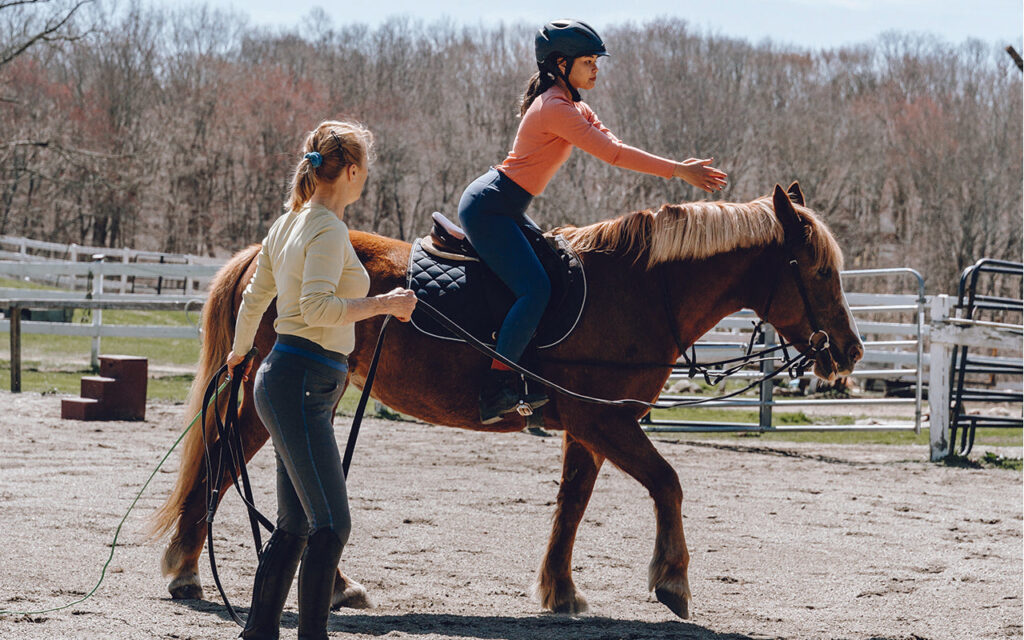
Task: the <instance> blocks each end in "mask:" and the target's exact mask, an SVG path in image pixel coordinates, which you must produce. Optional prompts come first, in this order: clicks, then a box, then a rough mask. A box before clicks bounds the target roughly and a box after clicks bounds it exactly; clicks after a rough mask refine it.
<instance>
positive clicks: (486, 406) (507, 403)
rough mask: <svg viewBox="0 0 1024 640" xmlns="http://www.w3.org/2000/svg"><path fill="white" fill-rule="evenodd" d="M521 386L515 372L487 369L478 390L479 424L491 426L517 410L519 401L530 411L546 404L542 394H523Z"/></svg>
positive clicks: (545, 397) (519, 377)
mask: <svg viewBox="0 0 1024 640" xmlns="http://www.w3.org/2000/svg"><path fill="white" fill-rule="evenodd" d="M522 385H523V379H522V377H521V376H520V375H519V374H518V373H516V372H515V371H505V370H501V369H488V370H487V373H486V374H484V381H483V385H482V386H481V388H480V422H481V423H483V424H492V423H494V422H497V421H498V420H501V417H502V416H503V415H505V414H506V413H508V412H510V411H513V410H515V409H517V408H518V407H519V405H520V401H522V402H523V403H525V404H527V405H529V407H530V410H531V411H532V410H533V409H537V408H539V407H541V406H543V405H544V404H546V403H547V401H548V397H547V395H545V394H544V393H543V392H533V393H524V392H523V387H522Z"/></svg>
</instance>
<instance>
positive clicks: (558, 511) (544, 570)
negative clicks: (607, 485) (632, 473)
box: [535, 433, 604, 613]
mask: <svg viewBox="0 0 1024 640" xmlns="http://www.w3.org/2000/svg"><path fill="white" fill-rule="evenodd" d="M603 461H604V458H603V457H601V456H598V455H595V454H593V453H591V452H590V450H589V449H587V448H586V447H584V446H583V445H582V444H580V443H579V442H578V441H577V440H576V439H575V438H573V437H572V436H571V435H569V434H568V433H566V434H565V444H564V446H563V452H562V483H561V486H560V487H559V489H558V504H557V506H556V507H555V517H554V523H553V525H552V527H551V539H550V540H549V541H548V550H547V553H546V554H545V555H544V561H543V562H542V563H541V567H540V574H539V575H538V577H537V585H536V587H535V590H536V593H537V595H538V596H539V597H540V601H541V606H542V607H544V608H545V609H547V610H549V611H554V612H555V613H582V612H584V611H586V610H587V601H586V599H585V598H584V597H583V596H582V595H581V594H580V593H579V592H578V591H577V590H576V585H575V584H574V583H573V581H572V549H573V544H574V543H575V542H576V529H577V528H578V527H579V524H580V520H582V519H583V512H584V511H586V509H587V503H588V502H590V495H591V493H593V490H594V481H595V480H597V473H598V471H599V470H600V469H601V463H602V462H603Z"/></svg>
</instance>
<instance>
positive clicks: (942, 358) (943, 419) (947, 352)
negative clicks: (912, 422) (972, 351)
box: [928, 294, 954, 462]
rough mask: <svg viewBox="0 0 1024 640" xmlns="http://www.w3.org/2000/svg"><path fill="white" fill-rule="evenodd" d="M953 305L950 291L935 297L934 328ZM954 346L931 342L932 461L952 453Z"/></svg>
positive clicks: (933, 307) (944, 318)
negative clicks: (951, 409) (951, 399)
mask: <svg viewBox="0 0 1024 640" xmlns="http://www.w3.org/2000/svg"><path fill="white" fill-rule="evenodd" d="M952 307H953V300H952V299H950V297H949V296H947V295H946V294H940V295H937V296H935V297H934V298H933V299H932V310H931V312H932V319H931V328H933V329H934V328H935V327H937V326H939V325H941V324H942V323H943V322H945V320H946V318H948V317H949V312H950V310H951V309H952ZM953 348H954V347H953V346H952V345H950V344H947V343H944V342H936V341H935V340H932V341H931V363H930V366H929V372H928V409H929V413H930V415H929V418H928V432H929V441H930V443H931V445H930V446H931V460H932V462H938V461H939V460H942V459H944V458H945V457H946V456H948V455H949V452H950V447H951V445H950V442H949V381H950V375H951V374H952V371H951V370H950V367H951V362H952V361H951V358H952V355H953V353H952V349H953Z"/></svg>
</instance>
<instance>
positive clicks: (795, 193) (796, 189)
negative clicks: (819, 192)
mask: <svg viewBox="0 0 1024 640" xmlns="http://www.w3.org/2000/svg"><path fill="white" fill-rule="evenodd" d="M786 193H788V194H789V199H790V200H792V201H793V204H798V205H800V206H801V207H802V206H804V192H803V191H801V190H800V183H799V182H796V181H794V182H793V184H791V185H789V189H786Z"/></svg>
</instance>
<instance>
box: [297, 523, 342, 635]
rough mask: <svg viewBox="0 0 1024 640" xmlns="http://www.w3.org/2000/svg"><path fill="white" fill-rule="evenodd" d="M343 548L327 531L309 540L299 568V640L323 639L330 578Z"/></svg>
mask: <svg viewBox="0 0 1024 640" xmlns="http://www.w3.org/2000/svg"><path fill="white" fill-rule="evenodd" d="M342 548H344V545H343V544H342V542H341V539H340V538H339V537H338V533H337V532H336V531H335V530H334V529H331V528H324V529H318V530H317V531H316V532H315V533H314V534H313V535H311V536H310V537H309V542H308V543H307V544H306V555H305V556H304V557H303V558H302V568H301V569H299V640H327V619H328V617H329V616H330V614H331V596H332V595H333V594H334V576H335V574H336V573H337V570H338V560H339V559H341V550H342Z"/></svg>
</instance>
